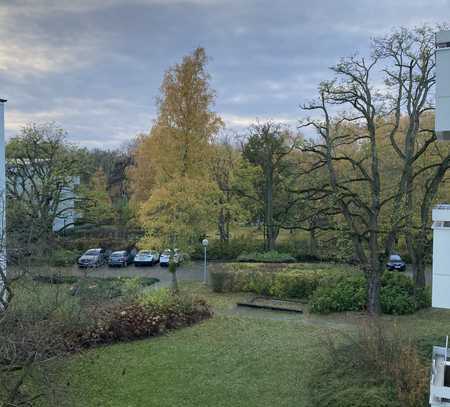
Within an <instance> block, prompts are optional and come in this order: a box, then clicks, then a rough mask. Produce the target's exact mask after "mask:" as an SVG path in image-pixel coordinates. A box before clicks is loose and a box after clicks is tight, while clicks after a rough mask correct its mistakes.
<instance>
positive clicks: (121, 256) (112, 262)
mask: <svg viewBox="0 0 450 407" xmlns="http://www.w3.org/2000/svg"><path fill="white" fill-rule="evenodd" d="M133 260H134V255H133V254H132V253H131V252H128V251H126V250H120V251H117V252H113V253H111V256H109V260H108V266H109V267H114V266H119V267H126V266H128V265H129V264H131V263H133Z"/></svg>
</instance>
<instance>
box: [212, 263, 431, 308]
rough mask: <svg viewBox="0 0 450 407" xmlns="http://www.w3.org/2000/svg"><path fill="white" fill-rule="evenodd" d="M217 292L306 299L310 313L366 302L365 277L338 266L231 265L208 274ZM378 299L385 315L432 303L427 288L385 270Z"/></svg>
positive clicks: (360, 306)
mask: <svg viewBox="0 0 450 407" xmlns="http://www.w3.org/2000/svg"><path fill="white" fill-rule="evenodd" d="M211 285H212V288H213V290H214V291H216V292H239V291H243V292H253V293H255V294H258V295H267V296H272V297H278V298H298V299H305V300H309V302H310V309H311V311H312V312H317V313H329V312H341V311H362V310H364V309H365V308H366V304H367V285H366V280H365V278H364V276H363V275H362V274H360V273H356V272H344V271H343V270H339V269H332V268H329V269H326V268H324V269H297V268H289V267H287V268H284V269H281V270H279V269H278V271H275V268H272V269H270V268H265V269H264V268H263V267H261V265H253V267H249V266H248V265H239V264H230V265H228V266H226V267H223V268H222V269H220V270H215V271H213V272H212V273H211ZM381 285H382V286H381V292H380V300H381V307H382V311H383V312H384V313H386V314H398V315H400V314H410V313H413V312H415V311H416V310H417V309H420V308H425V307H429V306H430V305H431V295H430V292H429V290H428V289H426V290H414V284H413V282H412V280H411V279H410V278H409V277H408V276H406V275H404V274H399V273H394V272H385V273H384V274H383V277H382V282H381Z"/></svg>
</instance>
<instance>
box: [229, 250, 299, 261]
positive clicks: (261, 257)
mask: <svg viewBox="0 0 450 407" xmlns="http://www.w3.org/2000/svg"><path fill="white" fill-rule="evenodd" d="M237 261H240V262H245V263H249V262H250V263H251V262H253V263H294V262H295V261H296V260H295V258H294V257H292V256H291V255H290V254H289V253H278V252H277V251H270V252H252V253H246V252H243V253H242V254H240V255H239V256H238V258H237Z"/></svg>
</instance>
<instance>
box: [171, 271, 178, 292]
mask: <svg viewBox="0 0 450 407" xmlns="http://www.w3.org/2000/svg"><path fill="white" fill-rule="evenodd" d="M175 267H176V266H175ZM172 291H173V292H174V293H177V292H178V279H177V270H176V268H175V271H172Z"/></svg>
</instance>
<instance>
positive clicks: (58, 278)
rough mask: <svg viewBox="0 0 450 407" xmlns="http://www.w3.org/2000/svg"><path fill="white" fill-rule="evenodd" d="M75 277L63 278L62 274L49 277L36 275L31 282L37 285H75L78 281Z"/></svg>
mask: <svg viewBox="0 0 450 407" xmlns="http://www.w3.org/2000/svg"><path fill="white" fill-rule="evenodd" d="M78 279H79V278H78V277H76V276H65V275H62V274H50V275H40V274H38V275H36V276H33V280H34V281H37V282H38V283H45V284H75V283H76V282H77V281H78Z"/></svg>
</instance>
